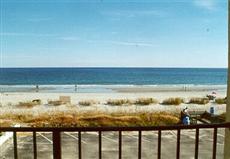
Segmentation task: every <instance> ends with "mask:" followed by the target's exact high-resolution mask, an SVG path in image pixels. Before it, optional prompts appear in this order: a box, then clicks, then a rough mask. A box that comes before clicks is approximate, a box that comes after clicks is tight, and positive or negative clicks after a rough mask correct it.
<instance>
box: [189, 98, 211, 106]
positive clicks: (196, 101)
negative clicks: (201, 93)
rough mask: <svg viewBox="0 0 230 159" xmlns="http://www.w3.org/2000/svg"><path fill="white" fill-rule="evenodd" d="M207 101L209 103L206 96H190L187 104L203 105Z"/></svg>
mask: <svg viewBox="0 0 230 159" xmlns="http://www.w3.org/2000/svg"><path fill="white" fill-rule="evenodd" d="M208 103H209V99H208V98H199V97H195V98H191V99H190V100H189V102H188V104H200V105H205V104H208Z"/></svg>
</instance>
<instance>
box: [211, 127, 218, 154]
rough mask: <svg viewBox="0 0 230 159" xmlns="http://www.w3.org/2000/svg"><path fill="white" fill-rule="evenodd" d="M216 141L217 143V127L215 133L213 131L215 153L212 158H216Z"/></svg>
mask: <svg viewBox="0 0 230 159" xmlns="http://www.w3.org/2000/svg"><path fill="white" fill-rule="evenodd" d="M216 143H217V128H214V133H213V151H212V152H213V154H212V158H213V159H216Z"/></svg>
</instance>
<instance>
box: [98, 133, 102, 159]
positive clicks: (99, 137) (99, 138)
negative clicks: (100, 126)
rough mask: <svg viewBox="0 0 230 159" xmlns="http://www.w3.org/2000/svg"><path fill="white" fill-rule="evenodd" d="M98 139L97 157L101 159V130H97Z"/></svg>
mask: <svg viewBox="0 0 230 159" xmlns="http://www.w3.org/2000/svg"><path fill="white" fill-rule="evenodd" d="M98 140H99V159H101V157H102V155H101V153H102V152H101V131H99V136H98Z"/></svg>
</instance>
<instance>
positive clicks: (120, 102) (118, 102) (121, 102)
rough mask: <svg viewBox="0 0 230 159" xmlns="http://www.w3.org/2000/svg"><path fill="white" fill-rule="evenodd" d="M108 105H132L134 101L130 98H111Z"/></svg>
mask: <svg viewBox="0 0 230 159" xmlns="http://www.w3.org/2000/svg"><path fill="white" fill-rule="evenodd" d="M106 104H107V105H113V106H121V105H131V104H132V102H131V101H130V100H128V99H114V100H112V99H110V100H108V101H107V103H106Z"/></svg>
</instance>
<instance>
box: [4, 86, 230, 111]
mask: <svg viewBox="0 0 230 159" xmlns="http://www.w3.org/2000/svg"><path fill="white" fill-rule="evenodd" d="M114 90H115V91H114V92H106V93H105V92H104V93H103V92H101V93H39V92H9V93H6V92H5V93H1V96H0V99H1V100H0V103H1V106H2V109H8V110H9V109H16V107H15V105H17V104H18V103H19V102H26V101H31V100H34V99H40V100H41V101H42V103H43V104H42V105H41V106H40V108H41V109H43V108H46V109H48V107H50V106H47V101H48V100H58V99H59V96H70V98H71V105H73V106H76V107H77V108H78V110H79V111H90V110H97V111H103V112H114V111H127V112H136V111H145V112H146V111H151V112H152V111H170V112H173V111H180V110H181V109H183V108H184V107H186V106H187V107H188V108H189V109H190V110H206V111H209V109H210V107H211V106H215V110H216V112H218V113H223V112H225V109H226V108H225V105H217V104H215V103H213V102H210V103H208V104H206V105H196V104H181V105H180V106H171V105H169V106H165V105H161V104H155V105H149V106H137V105H132V106H109V105H106V101H107V100H109V99H130V100H135V99H138V98H155V99H157V100H158V101H159V103H161V102H162V101H163V100H164V99H167V98H170V97H182V98H184V99H185V101H188V100H189V99H190V98H192V97H205V96H206V95H207V94H210V93H211V92H212V91H216V93H217V97H220V98H223V97H226V90H225V89H220V90H216V89H215V88H213V89H211V88H210V87H208V89H207V88H199V89H197V88H192V87H190V89H189V90H178V89H176V90H174V89H173V87H171V88H170V89H168V90H167V89H164V90H162V89H158V90H156V89H154V88H149V87H147V88H146V87H140V86H139V87H127V88H114ZM87 100H93V101H96V102H98V103H99V104H95V105H93V106H88V107H87V106H79V105H78V103H79V102H80V101H87ZM60 108H61V107H60ZM38 109H39V107H36V111H37V110H38ZM55 109H59V108H55ZM61 109H62V108H61Z"/></svg>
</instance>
